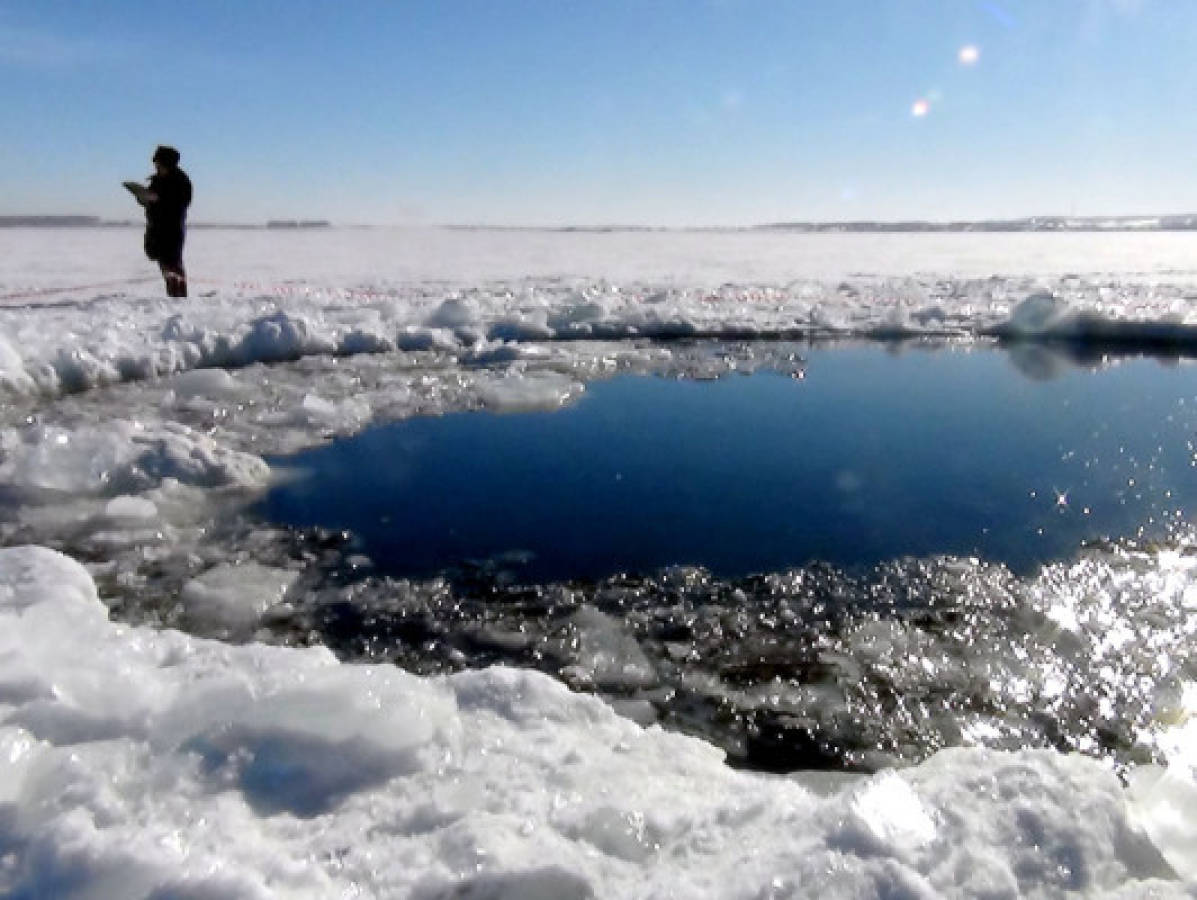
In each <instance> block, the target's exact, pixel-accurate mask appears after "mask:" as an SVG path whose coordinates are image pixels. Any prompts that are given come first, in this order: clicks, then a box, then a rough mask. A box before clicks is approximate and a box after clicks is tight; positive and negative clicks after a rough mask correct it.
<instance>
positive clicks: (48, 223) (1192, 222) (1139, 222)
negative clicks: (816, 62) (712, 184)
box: [0, 213, 1197, 234]
mask: <svg viewBox="0 0 1197 900" xmlns="http://www.w3.org/2000/svg"><path fill="white" fill-rule="evenodd" d="M141 225H142V223H141V221H140V220H134V219H120V220H113V219H102V218H100V217H99V216H77V215H65V216H0V228H139V227H141ZM187 227H188V228H192V229H229V230H234V229H239V230H246V231H262V230H272V231H273V230H281V231H307V230H322V229H332V228H338V227H340V228H370V227H379V228H385V227H389V226H385V225H379V226H368V225H348V226H337V225H333V224H332V223H331V222H329V221H328V220H326V219H270V220H268V221H266V222H262V223H244V222H240V223H238V222H191V223H188V226H187ZM428 227H432V228H444V229H447V230H450V231H512V232H544V233H561V234H572V233H578V234H607V233H624V232H645V233H650V232H679V233H686V232H698V233H702V232H749V233H761V232H781V233H787V232H788V233H796V234H912V233H914V234H917V233H932V234H950V233H1021V232H1036V233H1043V232H1059V233H1083V232H1162V231H1197V213H1192V214H1181V215H1168V216H1028V217H1025V218H1021V219H978V220H959V221H944V222H937V221H929V220H928V221H924V220H908V221H885V222H883V221H871V220H860V221H848V222H770V223H766V224H763V225H748V226H723V227H720V226H710V227H702V226H691V227H666V226H651V225H594V226H586V225H559V226H547V225H452V224H449V225H429V226H428Z"/></svg>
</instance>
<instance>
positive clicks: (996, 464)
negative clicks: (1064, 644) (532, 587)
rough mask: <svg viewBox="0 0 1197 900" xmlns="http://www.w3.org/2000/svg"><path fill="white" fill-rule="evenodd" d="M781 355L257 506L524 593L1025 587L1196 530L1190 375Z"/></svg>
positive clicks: (406, 432) (413, 569)
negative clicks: (618, 579) (965, 580)
mask: <svg viewBox="0 0 1197 900" xmlns="http://www.w3.org/2000/svg"><path fill="white" fill-rule="evenodd" d="M792 352H793V353H794V354H795V355H799V356H801V357H802V358H803V360H804V362H803V364H802V367H801V368H800V369H798V370H797V371H796V372H795V373H793V374H790V375H781V374H776V373H761V374H757V375H753V376H750V377H730V378H725V379H720V380H716V381H692V380H677V379H663V378H643V377H632V376H624V377H620V378H616V379H612V380H608V381H599V382H594V383H592V384H591V385H590V387H589V388H588V389H587V391H586V392H585V394H583V396H582V397H581V398H579V399H578V400H577V401H575V402H574V403H573V404H571V405H569V406H568V407H566V408H564V409H561V410H558V411H554V412H533V413H508V414H503V413H487V412H475V413H458V414H453V415H447V416H443V417H437V418H427V417H417V418H413V419H409V420H407V421H405V422H402V423H399V424H394V425H388V426H384V427H381V428H377V429H370V430H367V431H365V432H363V433H361V434H359V435H357V436H355V437H354V438H352V439H349V440H343V441H338V442H335V443H333V444H331V445H329V446H327V447H322V448H319V449H315V450H310V451H306V452H304V453H301V454H298V455H296V456H293V457H283V458H277V459H271V460H270V461H271V463H272V465H274V466H276V467H279V468H284V469H289V470H293V471H294V472H295V473H296V476H295V477H294V478H287V479H285V480H284V481H283V483H282V484H281V485H279V486H278V487H276V488H274V489H273V490H271V491H270V493H268V494H267V495H266V497H265V498H264V500H263V502H262V504H261V514H262V515H264V516H265V517H266V518H268V519H269V520H272V521H277V522H282V523H286V524H289V525H295V526H300V527H308V526H317V525H318V526H323V527H325V528H329V529H348V530H350V531H351V532H353V534H354V536H355V537H356V538H358V539H359V540H360V541H361V549H362V552H363V553H365V554H366V555H368V556H369V557H370V558H371V560H372V561H373V563H374V565H375V566H376V567H377V568H378V569H379V570H381V571H384V572H386V573H389V574H395V575H406V576H413V575H414V576H429V575H433V574H436V573H437V572H438V571H442V570H446V569H453V568H455V567H459V566H461V565H462V564H463V563H466V562H467V561H473V562H476V563H482V562H485V561H488V560H489V561H491V564H494V565H498V566H499V567H501V568H502V567H506V568H509V569H511V570H512V573H513V576H514V577H516V578H518V579H525V580H528V579H530V580H534V581H557V580H571V579H595V578H601V577H604V576H608V575H613V574H616V573H618V572H629V573H632V574H652V573H653V572H655V571H656V570H658V569H661V568H664V567H666V566H670V565H695V566H703V567H705V568H707V569H709V570H711V571H712V572H713V573H715V574H717V575H720V576H724V577H729V576H744V575H749V574H754V573H765V572H774V571H784V570H786V569H789V568H794V567H798V566H802V565H805V564H808V563H811V562H826V563H831V564H832V565H836V566H846V567H850V568H852V567H861V566H872V565H876V564H878V563H882V562H886V561H888V560H891V559H895V558H898V557H901V556H930V555H935V554H947V555H956V556H979V557H981V558H983V559H986V560H989V561H994V562H1002V563H1005V564H1006V565H1008V566H1010V567H1011V568H1012V569H1014V570H1015V571H1017V572H1021V573H1028V572H1030V571H1032V570H1033V569H1034V567H1035V566H1037V565H1039V564H1042V563H1044V562H1048V561H1051V560H1053V559H1059V558H1062V557H1066V556H1068V555H1070V554H1072V553H1073V552H1075V550H1076V548H1077V547H1079V546H1080V545H1081V544H1082V543H1083V542H1085V541H1091V540H1094V539H1099V538H1107V539H1118V538H1144V537H1147V538H1163V537H1167V536H1168V534H1169V528H1170V526H1172V525H1175V524H1179V523H1184V522H1187V521H1190V520H1191V518H1192V513H1193V510H1194V502H1195V501H1197V479H1195V478H1194V465H1195V464H1197V463H1195V461H1197V451H1195V449H1194V433H1195V432H1197V368H1194V367H1192V366H1188V365H1182V366H1165V365H1162V364H1161V363H1160V362H1159V361H1155V360H1145V359H1133V360H1126V361H1124V362H1122V363H1121V364H1119V365H1116V366H1113V367H1111V368H1109V369H1106V370H1104V371H1100V372H1093V373H1089V372H1084V371H1079V370H1074V371H1072V372H1068V373H1064V374H1062V375H1061V376H1060V377H1056V378H1050V377H1047V378H1044V377H1032V376H1028V375H1027V374H1024V373H1023V372H1020V371H1019V370H1018V368H1017V367H1016V365H1015V364H1016V363H1019V362H1022V363H1023V364H1024V365H1025V364H1027V360H1026V359H1025V358H1024V357H1019V356H1017V355H1015V356H1013V357H1012V356H1010V355H1008V354H1007V353H1004V352H1001V351H994V350H987V351H982V350H972V351H969V350H966V349H959V348H958V349H957V350H955V351H950V350H940V351H919V350H909V351H906V352H901V351H899V352H896V353H895V352H893V351H892V350H887V349H885V348H883V347H880V346H865V347H852V348H834V349H826V348H825V349H818V348H810V349H808V348H804V347H799V346H795V347H793V349H792ZM1032 375H1038V373H1036V372H1033V373H1032Z"/></svg>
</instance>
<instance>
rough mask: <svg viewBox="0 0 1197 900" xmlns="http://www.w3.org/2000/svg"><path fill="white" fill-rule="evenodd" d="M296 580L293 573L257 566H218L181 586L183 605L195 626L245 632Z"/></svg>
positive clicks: (250, 564)
mask: <svg viewBox="0 0 1197 900" xmlns="http://www.w3.org/2000/svg"><path fill="white" fill-rule="evenodd" d="M295 578H296V573H295V572H290V571H287V570H285V569H272V568H269V567H267V566H262V565H258V564H257V563H245V564H244V565H239V566H234V565H223V566H217V567H216V568H213V569H209V570H208V571H207V572H205V573H204V574H202V575H200V576H199V577H197V578H193V579H191V581H189V582H187V584H186V585H184V586H183V592H182V599H183V605H184V608H185V610H186V612H187V615H188V616H189V617H190V618H192V619H193V620H195V621H197V622H200V623H204V624H206V625H209V626H217V627H224V628H229V629H233V630H239V631H245V630H246V629H248V628H250V627H251V626H253V625H254V624H255V623H256V622H257V621H258V619H259V618H261V616H262V613H264V612H265V611H266V610H268V609H269V608H270V607H272V606H274V605H275V604H276V603H279V602H280V601H281V600H282V599H283V596H284V595H285V594H286V593H287V590H288V588H290V587H291V585H292V584H293V583H294V582H295Z"/></svg>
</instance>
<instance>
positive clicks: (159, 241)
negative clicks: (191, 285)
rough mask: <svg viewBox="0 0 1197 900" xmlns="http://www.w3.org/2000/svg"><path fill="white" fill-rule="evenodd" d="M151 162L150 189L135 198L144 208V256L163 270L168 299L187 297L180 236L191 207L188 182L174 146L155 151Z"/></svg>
mask: <svg viewBox="0 0 1197 900" xmlns="http://www.w3.org/2000/svg"><path fill="white" fill-rule="evenodd" d="M153 163H154V174H153V175H152V176H150V185H149V189H148V190H147V191H145V192H144V193H143V194H141V196H139V197H138V202H139V203H141V205H142V206H144V207H145V255H146V256H148V257H149V258H150V259H152V260H154V261H155V262H157V263H158V268H159V269H161V270H162V277H163V279H164V280H165V281H166V294H167V296H169V297H186V296H187V272H186V270H185V269H184V268H183V236H184V231H185V228H186V224H187V207H188V206H190V205H191V179H190V178H188V177H187V173H186V172H184V171H183V170H182V169H180V168H179V151H178V150H176V149H175V148H174V147H159V148H158V149H157V150H155V151H154V157H153Z"/></svg>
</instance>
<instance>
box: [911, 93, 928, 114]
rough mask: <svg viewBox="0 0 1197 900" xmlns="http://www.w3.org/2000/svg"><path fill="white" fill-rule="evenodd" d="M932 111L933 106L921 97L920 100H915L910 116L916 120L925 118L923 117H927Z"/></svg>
mask: <svg viewBox="0 0 1197 900" xmlns="http://www.w3.org/2000/svg"><path fill="white" fill-rule="evenodd" d="M930 111H931V104H930V103H928V102H927V101H926V100H924V99H923V98H921V97H920V98H919V99H918V100H915V101H914V103H913V104H912V105H911V107H910V114H911V115H912V116H914V117H915V118H916V119H921V118H923V116H925V115H927V113H929V112H930Z"/></svg>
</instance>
